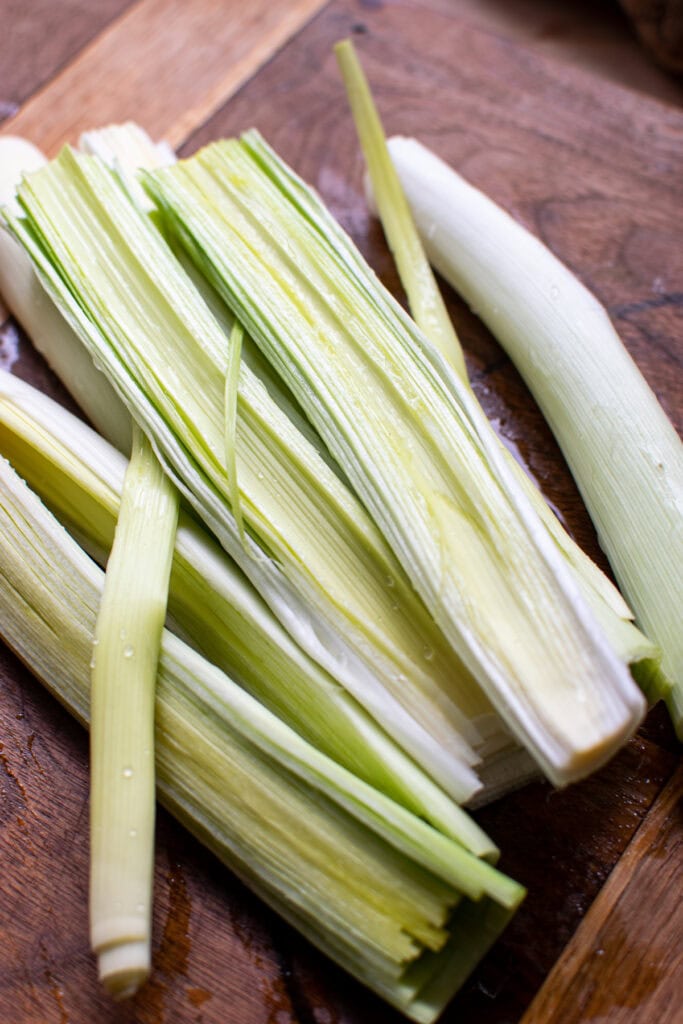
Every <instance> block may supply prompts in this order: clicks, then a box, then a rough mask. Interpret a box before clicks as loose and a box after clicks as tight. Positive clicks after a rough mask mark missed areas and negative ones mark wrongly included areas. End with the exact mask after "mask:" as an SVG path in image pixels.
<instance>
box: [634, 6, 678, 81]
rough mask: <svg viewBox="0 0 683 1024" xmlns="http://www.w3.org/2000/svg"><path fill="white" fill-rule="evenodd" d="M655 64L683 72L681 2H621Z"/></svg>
mask: <svg viewBox="0 0 683 1024" xmlns="http://www.w3.org/2000/svg"><path fill="white" fill-rule="evenodd" d="M620 2H621V6H622V7H623V8H624V10H625V11H626V13H627V14H628V16H629V17H630V18H631V20H632V21H633V24H634V25H635V27H636V29H637V31H638V35H639V36H640V38H641V39H642V41H643V43H644V44H645V46H646V47H647V48H648V50H650V52H651V53H652V55H653V56H654V58H655V60H656V61H657V63H658V64H661V65H662V67H664V68H667V69H668V70H669V71H676V72H679V73H680V72H683V0H620Z"/></svg>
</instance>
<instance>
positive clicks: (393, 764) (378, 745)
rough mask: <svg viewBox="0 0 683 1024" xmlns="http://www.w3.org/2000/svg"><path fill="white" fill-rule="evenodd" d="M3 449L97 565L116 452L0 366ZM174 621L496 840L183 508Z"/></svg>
mask: <svg viewBox="0 0 683 1024" xmlns="http://www.w3.org/2000/svg"><path fill="white" fill-rule="evenodd" d="M0 453H2V454H3V455H5V456H6V457H8V458H9V459H10V461H11V463H12V465H13V466H14V468H15V469H16V470H17V471H18V472H19V473H20V474H21V476H22V477H23V478H24V479H25V480H26V481H27V482H28V483H29V485H30V486H31V487H33V488H34V489H35V490H36V491H37V492H38V493H39V494H40V496H41V497H42V498H43V500H44V501H45V502H46V503H47V505H48V506H49V507H50V509H51V510H52V511H53V512H54V513H55V514H56V515H57V516H58V518H59V519H60V520H61V521H62V522H63V523H64V525H66V526H67V528H68V529H69V530H70V531H71V532H72V533H73V534H74V535H75V536H76V537H77V538H78V540H79V542H80V543H81V544H83V545H84V546H85V547H86V550H88V551H89V552H90V554H91V555H92V556H93V557H94V558H96V559H97V560H98V561H99V562H100V564H104V562H105V561H106V558H107V555H108V552H109V549H110V547H111V544H112V540H113V536H114V526H115V523H116V518H117V516H118V511H119V501H120V493H121V490H122V487H123V480H124V473H125V459H124V458H123V457H122V456H121V455H120V454H119V453H118V452H117V451H115V450H114V449H113V448H112V447H111V446H110V445H108V444H107V442H106V441H104V440H103V439H102V438H100V437H99V436H98V435H97V434H95V433H94V432H93V431H92V430H91V429H90V428H89V427H88V426H86V424H84V423H82V422H81V421H80V420H78V419H77V418H76V417H74V416H73V415H72V414H71V413H69V412H68V411H67V410H66V409H64V408H62V407H61V406H60V405H58V404H57V403H56V402H54V401H53V400H52V399H50V398H48V397H47V396H46V395H43V394H41V392H39V391H36V390H35V389H34V388H32V387H31V386H30V385H29V384H26V383H25V382H24V381H22V380H19V379H18V378H16V377H13V376H12V375H10V374H8V373H4V372H0ZM169 612H170V618H171V622H172V624H173V629H174V631H176V632H178V633H179V634H180V635H181V636H182V637H183V638H184V639H186V640H187V641H188V642H189V643H191V644H192V645H193V646H195V647H196V648H197V649H198V650H199V651H201V653H202V654H204V656H205V657H207V658H208V659H209V660H210V661H211V662H213V663H214V664H215V665H217V666H218V667H219V668H221V669H222V670H223V671H224V672H226V673H227V674H228V675H230V676H231V677H233V678H235V679H236V680H237V682H239V683H240V685H242V686H243V687H244V688H245V689H246V690H248V692H249V693H251V694H252V695H253V696H254V697H256V698H257V699H258V700H260V701H261V702H262V703H263V704H265V705H266V707H268V708H269V709H270V710H271V711H272V712H273V713H274V714H276V715H277V716H278V717H279V718H281V719H282V720H283V721H284V722H286V723H287V724H288V725H290V726H291V727H292V728H293V729H295V730H296V731H297V732H298V733H299V734H300V735H301V736H303V737H304V738H305V739H307V740H308V741H309V742H310V743H312V744H313V745H314V746H315V747H317V748H318V749H319V750H321V751H322V752H323V753H325V754H327V755H328V756H329V757H331V758H333V759H334V760H335V761H337V762H339V763H340V764H341V765H343V766H344V767H346V768H347V769H349V770H350V771H352V772H353V773H354V774H355V775H357V776H359V777H360V778H362V779H363V780H364V781H366V782H368V783H370V784H371V785H372V786H374V787H375V788H376V789H379V790H380V791H381V792H383V793H386V794H387V795H389V796H390V797H391V798H392V799H393V800H395V801H396V802H397V803H400V804H402V805H403V806H405V807H407V808H408V809H410V810H412V811H413V812H414V813H415V814H418V815H421V816H422V817H424V818H425V819H426V820H428V821H429V822H431V824H432V825H434V827H435V828H437V829H439V831H441V832H443V833H444V834H445V835H448V836H451V837H453V838H455V839H457V840H458V841H459V842H461V843H463V845H465V846H467V848H468V849H470V850H472V851H473V852H474V853H476V854H477V856H483V857H486V858H489V859H495V858H496V856H497V850H496V848H495V846H494V845H493V844H492V843H491V840H490V839H489V838H488V836H486V835H485V834H484V832H482V830H481V829H479V828H478V827H477V825H476V824H475V822H474V821H472V819H471V818H469V817H468V815H466V814H465V813H463V811H462V810H461V809H460V808H459V807H458V806H457V804H455V803H453V801H452V800H450V799H449V798H448V797H447V796H446V795H445V794H444V793H443V792H442V791H441V790H440V789H439V788H438V787H437V786H436V785H435V784H434V783H433V782H432V781H431V780H430V778H429V776H427V775H425V773H424V772H423V771H421V770H420V769H419V767H418V766H417V765H416V764H415V763H414V762H413V761H411V759H410V758H408V757H407V756H406V755H405V754H404V753H403V752H402V751H401V749H400V748H399V747H398V746H397V745H396V744H395V743H393V742H392V741H391V739H390V738H389V737H388V736H387V735H386V733H384V732H383V730H382V729H380V728H379V727H378V726H377V725H376V723H375V722H374V721H373V719H372V718H371V717H370V716H369V715H368V714H367V713H366V712H365V711H364V710H363V708H362V707H361V706H360V705H359V704H358V703H357V702H356V701H355V700H354V699H353V697H351V696H350V695H349V694H348V693H347V692H346V691H345V690H344V689H343V688H342V687H341V686H339V684H337V683H335V682H334V680H333V679H331V678H330V677H329V676H328V675H327V673H325V672H324V671H323V669H321V668H320V667H319V666H318V665H317V664H316V663H315V662H314V661H313V660H312V659H311V658H309V657H308V656H307V655H306V654H305V653H304V652H303V651H302V650H301V649H300V648H299V647H297V646H296V644H295V643H294V642H293V641H292V640H291V639H290V637H289V636H288V634H287V633H286V632H285V630H284V629H283V628H282V626H281V625H280V624H279V622H278V620H277V619H276V618H275V617H274V615H273V614H272V612H270V610H269V608H268V607H267V605H265V604H264V603H263V601H262V600H261V599H260V598H259V596H258V594H257V593H256V591H255V590H254V588H253V587H252V586H251V584H250V583H249V581H248V580H247V579H246V577H245V576H244V575H243V574H242V573H241V572H240V570H239V569H238V568H237V566H235V564H234V563H232V562H231V561H230V560H229V559H228V557H227V556H226V555H225V553H224V552H223V551H222V550H221V548H220V547H219V546H218V545H217V544H216V542H215V541H214V540H213V539H212V538H211V537H210V536H209V534H208V533H207V532H206V531H205V530H203V529H202V528H201V527H200V526H199V525H198V524H197V523H196V522H194V521H193V520H192V519H191V518H190V517H189V516H188V515H187V514H185V513H184V512H183V511H182V510H181V512H180V517H179V525H178V529H177V533H176V547H175V553H174V560H173V567H172V572H171V581H170V593H169ZM480 770H481V771H482V774H483V776H484V778H485V779H486V780H487V783H488V784H487V785H486V786H485V787H484V789H483V790H482V791H481V792H480V794H478V801H477V802H478V803H481V802H482V801H483V800H490V799H493V797H494V796H496V795H498V793H499V792H501V791H502V790H503V789H504V788H510V787H511V786H519V785H521V784H522V783H523V782H524V781H525V780H526V779H527V778H528V777H529V776H530V775H531V774H532V771H533V769H532V768H531V766H530V765H529V762H528V759H525V758H524V757H523V752H522V751H517V752H513V753H511V755H510V758H507V759H504V760H503V762H502V763H498V761H497V760H494V761H492V762H484V764H483V765H482V766H481V769H480Z"/></svg>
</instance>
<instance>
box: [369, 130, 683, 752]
mask: <svg viewBox="0 0 683 1024" xmlns="http://www.w3.org/2000/svg"><path fill="white" fill-rule="evenodd" d="M389 149H390V152H391V157H392V160H393V162H394V164H395V166H396V169H397V171H398V174H399V177H400V179H401V183H402V185H403V188H404V189H405V192H406V195H407V198H408V201H409V203H410V206H411V209H412V211H413V215H414V217H415V222H416V224H417V227H418V230H419V231H420V235H421V237H422V239H423V242H424V245H425V248H426V250H427V254H428V256H429V258H430V260H431V262H432V263H433V264H434V266H435V267H436V269H437V270H439V271H440V273H442V274H443V276H444V277H445V279H446V280H447V281H449V282H450V284H452V285H453V287H454V288H456V290H457V291H458V292H460V294H461V295H462V296H463V297H464V298H465V299H466V301H467V302H469V304H470V305H471V306H472V308H473V309H474V310H475V311H476V312H477V313H478V315H479V316H480V317H481V318H482V320H483V321H484V322H485V323H486V324H487V326H488V327H489V328H490V329H491V331H492V332H493V334H494V335H495V336H496V337H497V338H498V340H499V341H500V343H501V345H502V346H503V348H504V349H505V351H506V352H507V353H508V355H509V356H510V358H511V359H512V361H513V363H514V364H515V365H516V367H517V369H518V370H519V371H520V373H521V374H522V376H523V377H524V379H525V381H526V383H527V385H528V386H529V389H530V391H531V392H532V394H533V395H534V397H535V399H536V401H537V402H538V404H539V406H540V408H541V409H542V411H543V414H544V415H545V417H546V419H547V421H548V423H549V425H550V428H551V429H552V431H553V433H554V434H555V436H556V438H557V440H558V442H559V444H560V447H561V448H562V451H563V453H564V456H565V458H566V459H567V462H568V463H569V467H570V469H571V471H572V473H573V475H574V478H575V480H576V482H577V484H578V487H579V489H580V491H581V494H582V497H583V499H584V501H585V503H586V506H587V508H588V511H589V512H590V515H591V517H592V519H593V522H594V524H595V527H596V529H597V532H598V539H599V541H600V544H601V546H602V547H603V549H604V550H605V553H606V554H607V557H608V558H609V560H610V564H611V566H612V568H613V570H614V574H615V576H616V578H617V580H618V582H619V584H620V586H621V587H622V589H623V591H624V594H625V595H626V598H627V600H628V601H629V602H630V603H631V605H632V606H633V608H634V610H635V612H636V615H637V618H638V621H639V623H640V625H641V626H642V628H643V629H644V630H645V632H646V633H647V634H648V635H649V636H650V637H651V638H652V639H653V640H654V641H656V642H657V643H658V644H659V646H660V648H661V651H662V665H661V667H662V672H663V673H664V675H665V676H666V677H668V680H669V683H670V684H673V689H672V690H670V688H669V685H667V683H666V681H665V680H662V679H661V678H660V679H659V680H655V681H653V682H652V683H651V693H652V696H653V697H657V696H662V695H663V696H665V697H666V699H667V702H668V704H669V708H670V711H671V714H672V717H673V719H674V722H675V724H676V727H677V730H678V732H679V735H681V737H682V738H683V630H681V619H682V618H683V588H682V586H681V578H682V574H683V446H682V445H681V442H680V439H679V437H678V436H677V434H676V431H675V430H674V428H673V426H672V425H671V423H670V422H669V420H668V419H667V417H666V415H665V413H664V411H663V410H662V408H661V406H660V405H659V402H658V401H657V399H656V397H655V395H654V393H653V392H652V390H651V389H650V387H649V386H648V384H647V382H646V381H645V379H644V378H643V376H642V374H641V373H640V370H639V369H638V367H637V366H636V364H635V362H634V361H633V360H632V358H631V357H630V355H629V354H628V352H627V351H626V349H625V348H624V346H623V344H622V342H621V340H620V338H619V337H618V335H617V333H616V331H615V330H614V328H613V326H612V324H611V323H610V320H609V317H608V315H607V313H606V311H605V309H604V308H603V307H602V306H601V304H600V303H599V302H598V301H597V299H596V298H595V297H594V296H593V295H592V294H591V293H590V292H589V291H588V290H587V289H586V288H585V287H584V286H583V285H582V284H581V283H580V282H579V281H578V280H577V278H576V277H575V276H574V275H573V274H572V273H570V271H569V270H568V269H567V268H566V267H565V266H564V265H563V264H562V263H561V262H560V261H559V260H558V259H557V258H556V257H555V256H554V255H553V254H552V253H551V252H550V251H549V250H548V249H547V248H546V247H545V246H544V245H543V244H542V243H541V242H540V241H539V240H538V239H537V238H535V237H534V236H533V235H532V234H530V232H528V231H526V230H525V228H523V227H522V226H521V224H518V223H517V222H516V221H515V220H513V218H512V217H510V216H509V215H508V214H507V213H506V212H505V211H504V210H502V209H501V208H500V207H499V206H497V205H496V204H495V203H494V202H492V201H491V200H490V199H488V198H487V197H486V196H485V195H484V194H483V193H482V192H480V191H479V190H478V189H476V188H474V187H472V186H471V185H470V184H468V183H467V182H466V181H465V180H464V179H463V178H461V177H460V175H459V174H457V173H456V172H455V171H454V170H452V169H451V168H450V167H448V166H447V165H446V164H445V163H444V162H443V161H442V160H440V159H439V158H438V157H436V156H435V155H434V154H433V153H431V152H430V151H429V150H428V149H426V148H425V147H424V146H422V145H421V144H420V143H419V142H417V141H416V140H414V139H402V138H395V139H391V140H390V141H389Z"/></svg>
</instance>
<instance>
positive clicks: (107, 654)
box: [90, 429, 178, 999]
mask: <svg viewBox="0 0 683 1024" xmlns="http://www.w3.org/2000/svg"><path fill="white" fill-rule="evenodd" d="M177 520H178V495H177V492H176V490H175V488H174V487H173V485H172V484H171V483H170V482H169V481H168V480H167V479H166V477H165V476H164V473H163V471H162V469H161V467H160V465H159V463H158V462H157V460H156V458H155V456H154V453H153V452H152V449H151V448H150V446H149V443H148V442H147V441H146V440H145V437H144V435H143V434H142V433H141V432H140V431H139V430H137V429H135V430H134V431H133V447H132V454H131V460H130V463H129V465H128V469H127V470H126V476H125V479H124V482H123V492H122V495H121V507H120V511H119V517H118V522H117V525H116V534H115V537H114V543H113V546H112V551H111V555H110V558H109V561H108V563H107V574H106V578H105V584H104V590H103V593H102V601H101V604H100V608H99V612H98V616H97V624H96V627H95V639H94V641H93V658H92V688H91V696H90V700H91V715H92V722H91V725H92V729H91V734H90V773H91V775H90V778H91V782H90V847H91V854H90V936H91V942H92V947H93V950H94V952H95V953H96V954H97V958H98V965H99V975H100V980H101V981H102V983H103V984H104V986H105V987H106V988H107V990H108V991H109V992H110V993H111V994H112V995H113V996H115V997H116V998H120V999H123V998H127V997H129V996H131V995H133V994H134V993H135V992H136V991H137V990H138V988H139V987H140V985H141V984H142V982H143V981H144V980H145V979H146V977H147V976H148V974H149V971H150V966H151V931H152V872H153V865H154V788H155V787H154V686H155V680H156V675H157V662H158V659H159V647H160V644H161V631H162V629H163V625H164V620H165V618H166V603H167V597H168V580H169V575H170V571H171V559H172V553H173V547H174V539H175V531H176V525H177Z"/></svg>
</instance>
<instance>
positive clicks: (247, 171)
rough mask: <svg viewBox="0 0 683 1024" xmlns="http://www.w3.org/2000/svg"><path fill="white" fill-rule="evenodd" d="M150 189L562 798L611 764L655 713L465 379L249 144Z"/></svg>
mask: <svg viewBox="0 0 683 1024" xmlns="http://www.w3.org/2000/svg"><path fill="white" fill-rule="evenodd" d="M143 180H144V183H145V185H146V188H147V189H148V191H149V192H150V194H151V195H152V196H153V198H154V199H155V201H156V203H157V205H158V207H159V208H160V209H161V211H162V213H163V215H164V217H165V221H166V224H167V226H168V229H169V230H171V231H173V232H174V233H175V234H176V236H177V238H178V239H179V241H180V242H181V243H182V244H183V245H184V246H185V247H186V249H187V252H188V254H189V255H190V256H191V257H192V258H193V259H194V260H195V262H196V264H197V266H198V267H199V268H201V269H202V270H203V271H204V273H205V274H206V276H207V277H208V279H209V280H210V282H211V283H212V285H213V286H214V287H215V288H216V289H217V290H218V291H219V292H220V293H221V295H222V296H223V298H224V299H225V301H226V302H227V303H228V305H230V306H231V308H232V309H233V312H234V314H235V315H236V316H237V317H238V318H239V320H240V322H241V323H243V324H244V326H245V328H246V329H247V330H248V331H249V333H250V335H251V336H252V337H253V339H254V340H255V341H256V343H257V344H258V345H259V347H260V348H261V350H262V352H263V353H264V355H265V356H266V357H267V358H268V360H269V361H270V362H271V364H272V365H273V367H274V368H275V369H276V371H277V372H278V373H279V374H280V375H281V376H282V378H283V380H284V381H285V383H286V384H287V386H288V387H289V388H290V389H291V390H292V392H293V393H294V395H295V397H296V398H297V399H298V401H299V402H300V403H301V406H302V408H303V409H304V411H305V412H306V414H307V415H308V416H309V418H310V419H311V421H312V422H313V425H314V426H315V428H316V429H317V430H318V431H319V433H320V435H321V437H322V438H323V440H324V441H325V442H326V444H327V446H328V447H329V449H330V451H331V453H332V455H333V456H334V458H335V459H336V460H337V462H338V463H339V464H340V466H341V467H342V470H343V471H344V472H345V473H346V475H347V476H348V478H349V480H350V481H351V483H352V485H353V486H354V488H355V489H356V491H357V493H358V494H359V496H360V497H361V499H362V500H363V502H364V503H365V505H366V507H367V509H368V511H369V512H370V513H371V515H372V516H373V518H374V520H375V521H376V522H377V523H378V525H379V526H380V528H381V529H382V531H383V533H384V536H385V538H386V539H387V541H388V542H389V544H390V545H391V547H392V549H393V551H394V553H395V555H396V556H397V558H398V559H399V561H400V562H401V564H402V566H403V568H404V570H405V571H406V573H407V574H408V575H409V577H410V579H411V581H412V583H413V585H414V587H415V589H416V590H417V592H418V593H419V594H420V596H421V597H422V598H423V600H424V602H425V604H426V606H427V607H428V608H429V610H430V611H431V613H432V614H433V616H434V618H435V620H436V621H437V623H438V624H439V625H440V626H441V628H442V629H443V631H444V634H445V635H446V636H447V637H448V640H449V641H450V643H451V646H452V649H453V651H454V652H455V653H456V655H457V656H458V657H459V658H460V659H461V660H462V662H463V663H464V664H465V665H467V667H468V668H469V670H470V672H471V673H472V674H473V676H474V677H475V678H477V679H478V681H479V682H480V684H481V686H482V687H483V689H484V691H485V692H486V694H487V696H488V697H489V699H490V700H491V701H492V703H493V704H494V706H495V707H496V708H497V710H498V712H499V713H500V715H501V716H502V717H503V719H504V720H505V722H506V724H507V725H508V726H509V728H510V729H511V730H512V732H513V733H514V735H515V736H516V737H517V739H518V740H519V742H520V743H521V744H523V745H524V746H525V747H526V748H527V750H529V751H530V752H531V753H532V755H533V756H534V758H535V759H536V760H537V762H538V764H539V765H540V766H541V767H542V769H543V770H544V771H545V773H546V774H547V776H548V777H549V778H550V779H551V780H552V781H553V782H555V783H556V784H560V785H562V784H566V783H567V782H570V781H572V780H573V779H576V778H579V777H581V776H583V775H585V774H587V773H588V772H589V771H592V770H593V769H594V768H596V767H597V766H598V765H599V764H601V763H603V762H604V761H606V760H607V759H608V758H609V757H610V756H611V755H612V754H613V753H614V752H615V750H616V749H617V748H618V747H619V746H620V745H621V744H622V743H623V742H624V740H625V739H626V738H627V737H628V736H629V735H630V734H631V733H632V732H633V730H634V729H635V728H636V726H637V725H638V723H639V722H640V720H641V718H642V715H643V713H644V707H645V705H644V701H643V699H642V696H641V695H640V693H639V692H638V689H637V687H636V686H635V684H634V683H633V681H632V679H631V678H630V675H629V673H628V671H627V669H626V666H625V665H624V663H623V660H622V659H620V658H618V657H617V656H616V655H615V653H614V651H613V650H612V648H611V646H610V644H609V642H608V641H607V639H606V637H605V635H604V633H603V632H602V630H601V628H600V626H599V624H598V622H597V621H596V619H595V617H594V616H593V614H592V613H591V611H590V609H589V607H588V605H587V603H586V601H585V599H584V598H583V597H582V595H581V593H580V591H579V588H578V586H577V584H576V582H575V580H574V578H573V576H572V574H571V573H570V571H569V569H568V567H567V565H566V563H565V561H564V559H563V558H562V556H561V555H560V553H559V551H558V550H557V547H556V546H555V545H554V544H553V543H552V542H551V540H550V538H549V537H548V535H547V532H546V531H545V529H544V528H543V527H542V526H541V524H540V523H539V521H538V517H537V515H536V513H535V512H534V510H533V508H532V506H531V505H530V503H529V500H528V497H527V496H526V495H525V494H524V492H523V491H522V489H521V488H520V486H519V483H518V482H517V479H516V477H515V476H514V474H513V473H511V471H510V469H509V466H508V465H507V463H506V462H505V460H504V458H503V457H502V455H501V452H500V448H499V446H498V443H497V442H496V441H495V440H493V439H492V437H491V431H490V427H489V424H488V423H487V422H486V421H485V419H484V418H483V416H482V413H481V410H480V409H479V407H478V406H477V404H476V402H475V401H474V400H473V397H472V395H471V392H470V391H469V389H468V388H467V387H466V386H465V385H464V384H463V383H462V381H461V380H460V378H459V377H458V375H457V374H456V373H454V372H453V371H452V369H451V368H450V367H449V366H448V365H447V364H446V362H445V361H444V360H443V359H442V358H441V357H440V356H439V355H438V353H436V352H435V351H434V350H433V348H432V347H431V346H430V345H429V343H428V342H427V341H426V339H425V338H424V336H423V335H422V334H421V333H420V332H419V331H418V330H417V329H416V328H415V325H414V324H413V323H412V321H410V320H409V319H408V318H407V317H406V316H405V314H403V313H402V311H401V310H400V307H398V305H397V304H396V303H395V301H394V300H393V299H392V298H391V296H390V295H389V294H388V293H386V292H385V291H384V290H383V289H382V287H381V286H380V285H379V283H378V282H377V279H376V278H375V276H374V275H373V273H372V271H371V270H370V269H369V268H368V267H367V266H365V265H364V263H363V261H362V259H361V258H360V256H357V255H352V254H351V244H350V243H346V244H343V245H342V244H338V242H337V239H338V237H339V234H340V229H339V227H338V226H337V225H335V224H334V222H333V220H332V218H331V217H330V216H329V214H327V213H326V212H325V211H324V208H323V207H322V206H321V204H316V202H315V200H314V199H310V200H307V199H305V198H303V196H304V194H305V188H304V186H303V183H301V182H298V183H297V184H296V186H292V187H290V186H289V184H288V182H290V181H291V180H292V174H291V172H289V171H288V170H286V169H284V168H283V165H282V163H281V162H280V161H279V160H278V158H277V157H276V156H275V154H273V153H272V151H270V150H268V149H267V147H265V146H264V145H263V144H262V143H261V142H260V140H259V138H258V137H257V136H255V135H254V134H253V133H251V134H249V135H247V136H246V137H244V138H243V139H242V140H241V141H238V140H232V141H227V142H221V143H214V144H212V145H210V146H208V147H207V148H206V149H204V150H202V151H201V152H200V153H199V154H197V155H195V156H194V157H192V158H190V159H189V160H187V161H181V162H179V163H177V164H175V165H173V166H172V167H168V168H165V169H162V170H159V171H155V172H153V173H149V174H146V175H144V179H143ZM283 183H284V184H283ZM28 205H29V204H28V202H27V203H26V206H27V208H28Z"/></svg>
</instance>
